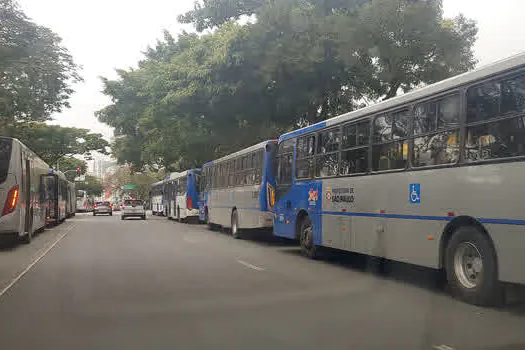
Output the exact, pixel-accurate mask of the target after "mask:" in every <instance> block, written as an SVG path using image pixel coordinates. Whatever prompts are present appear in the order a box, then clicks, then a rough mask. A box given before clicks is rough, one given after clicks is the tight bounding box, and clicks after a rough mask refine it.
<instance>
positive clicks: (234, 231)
mask: <svg viewBox="0 0 525 350" xmlns="http://www.w3.org/2000/svg"><path fill="white" fill-rule="evenodd" d="M230 232H231V235H232V237H233V238H235V239H240V238H242V235H241V231H240V229H239V215H238V214H237V210H236V209H235V210H234V211H233V212H232V220H231V228H230Z"/></svg>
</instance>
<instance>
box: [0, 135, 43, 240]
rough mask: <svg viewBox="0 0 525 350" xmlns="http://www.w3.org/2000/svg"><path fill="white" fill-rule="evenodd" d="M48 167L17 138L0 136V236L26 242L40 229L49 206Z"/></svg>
mask: <svg viewBox="0 0 525 350" xmlns="http://www.w3.org/2000/svg"><path fill="white" fill-rule="evenodd" d="M49 178H50V168H49V166H48V165H47V164H46V163H45V162H44V161H43V160H42V159H40V158H39V157H38V156H37V155H36V154H35V153H34V152H33V151H31V150H30V149H29V148H27V147H26V146H25V145H24V144H22V143H21V142H20V141H18V140H17V139H13V138H7V137H0V235H10V236H14V237H16V238H20V239H21V240H22V242H24V243H29V242H30V241H31V238H32V236H33V233H34V232H36V231H39V230H43V229H44V227H45V225H46V217H47V216H48V215H49V207H48V201H47V200H46V198H47V193H46V190H47V188H46V183H47V182H48V181H47V180H48V179H49Z"/></svg>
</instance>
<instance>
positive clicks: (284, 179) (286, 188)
mask: <svg viewBox="0 0 525 350" xmlns="http://www.w3.org/2000/svg"><path fill="white" fill-rule="evenodd" d="M292 166H293V153H288V154H283V155H280V156H279V157H278V160H277V178H276V181H277V184H276V191H275V196H276V204H275V213H276V217H275V219H274V231H275V232H276V233H278V234H279V235H284V236H286V237H289V238H294V234H295V227H294V225H293V224H292V223H293V222H295V210H294V208H293V205H292V201H291V198H290V196H288V194H289V192H290V190H291V188H292V174H293V171H292V170H293V169H292Z"/></svg>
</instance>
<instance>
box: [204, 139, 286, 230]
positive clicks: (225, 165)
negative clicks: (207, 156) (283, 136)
mask: <svg viewBox="0 0 525 350" xmlns="http://www.w3.org/2000/svg"><path fill="white" fill-rule="evenodd" d="M276 146H277V140H271V141H264V142H261V143H259V144H257V145H254V146H251V147H249V148H246V149H244V150H241V151H239V152H236V153H233V154H230V155H227V156H225V157H222V158H220V159H217V160H215V161H212V162H209V163H206V164H204V166H203V170H202V172H203V178H204V181H205V184H204V192H205V194H204V196H205V197H206V198H207V200H206V202H205V203H204V205H203V211H204V215H203V216H204V221H206V222H207V223H208V225H209V227H210V228H213V227H215V226H222V227H228V228H230V233H231V235H232V236H233V237H234V238H241V233H242V230H244V229H255V228H268V229H271V227H272V225H273V212H272V207H273V204H274V203H273V200H274V198H275V197H274V189H275V178H274V172H273V165H274V161H273V159H274V156H275V149H276Z"/></svg>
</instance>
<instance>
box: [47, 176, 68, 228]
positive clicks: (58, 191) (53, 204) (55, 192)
mask: <svg viewBox="0 0 525 350" xmlns="http://www.w3.org/2000/svg"><path fill="white" fill-rule="evenodd" d="M45 183H46V187H47V191H46V194H47V196H46V200H47V203H48V204H47V206H48V215H47V223H48V225H58V224H59V223H61V222H63V221H64V220H66V213H67V209H66V206H67V196H68V181H67V179H66V176H65V175H64V173H62V172H61V171H58V170H50V172H49V176H48V177H47V179H46V180H45Z"/></svg>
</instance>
